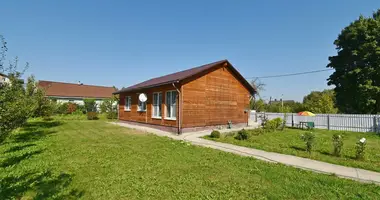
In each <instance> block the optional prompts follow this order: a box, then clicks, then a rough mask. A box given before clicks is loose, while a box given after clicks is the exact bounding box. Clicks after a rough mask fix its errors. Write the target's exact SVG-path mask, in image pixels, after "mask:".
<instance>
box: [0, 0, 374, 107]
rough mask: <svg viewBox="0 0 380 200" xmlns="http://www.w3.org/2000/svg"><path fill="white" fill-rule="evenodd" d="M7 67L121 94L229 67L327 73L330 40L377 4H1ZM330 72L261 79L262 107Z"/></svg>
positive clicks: (247, 73)
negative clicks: (15, 62)
mask: <svg viewBox="0 0 380 200" xmlns="http://www.w3.org/2000/svg"><path fill="white" fill-rule="evenodd" d="M0 6H1V11H0V19H1V20H0V35H3V36H4V37H5V39H6V41H7V43H8V49H9V52H8V60H11V59H13V58H14V57H16V56H18V58H19V65H20V67H22V66H24V64H25V63H26V62H29V64H30V67H29V69H28V70H27V71H26V73H25V76H29V75H31V74H33V75H34V76H35V77H36V79H38V80H51V81H62V82H71V83H77V82H78V81H81V82H82V83H84V84H92V85H104V86H116V87H118V88H121V87H127V86H130V85H133V84H136V83H138V82H141V81H145V80H147V79H150V78H154V77H157V76H161V75H165V74H169V73H173V72H176V71H180V70H184V69H188V68H191V67H196V66H199V65H203V64H207V63H211V62H214V61H218V60H222V59H228V60H229V61H230V62H231V63H232V65H234V67H235V68H237V70H238V71H239V72H240V73H241V74H242V75H243V76H244V77H260V76H268V75H277V74H288V73H297V72H304V71H313V70H320V69H326V65H327V64H328V57H329V56H333V55H335V54H336V49H335V46H334V45H333V42H334V40H335V39H336V38H337V36H338V34H339V33H340V31H341V30H342V29H343V28H344V27H345V26H347V25H349V24H350V22H352V21H353V20H355V19H357V18H358V17H359V15H361V14H362V15H364V16H370V15H371V14H372V13H373V12H374V11H375V10H377V9H378V8H380V1H378V0H365V1H357V0H319V1H301V0H297V1H296V0H290V1H280V0H278V1H273V0H268V1H258V0H251V1H248V0H236V1H232V0H231V1H225V0H218V1H214V0H208V1H205V0H202V1H198V0H192V1H166V0H160V1H124V0H120V1H115V0H107V1H106V0H103V1H96V0H88V1H86V0H80V1H77V0H65V1H51V0H46V1H42V0H35V1H2V2H1V3H0ZM331 73H332V71H326V72H321V73H314V74H308V75H302V76H290V77H282V78H268V79H261V81H262V82H263V83H265V84H266V86H265V91H263V92H262V94H261V96H262V98H264V99H266V100H268V99H269V98H270V97H272V98H273V99H274V98H277V99H279V98H281V97H282V98H283V99H293V100H297V101H302V99H303V96H305V95H307V94H308V93H310V92H311V91H315V90H323V89H327V88H329V86H327V81H326V79H327V78H328V77H329V75H330V74H331Z"/></svg>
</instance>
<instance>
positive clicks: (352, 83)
mask: <svg viewBox="0 0 380 200" xmlns="http://www.w3.org/2000/svg"><path fill="white" fill-rule="evenodd" d="M334 44H335V45H336V49H337V51H338V52H337V55H336V56H331V57H329V61H330V63H329V64H328V65H327V67H330V68H333V69H335V72H334V73H333V74H332V75H331V76H330V77H329V78H328V85H335V89H334V90H335V92H336V101H337V106H338V108H339V110H340V111H341V112H344V113H373V114H375V113H379V112H380V9H379V10H377V12H375V13H373V16H372V17H364V16H360V17H359V19H357V20H355V21H354V22H352V23H351V24H350V25H349V26H347V27H345V28H344V29H343V30H342V32H341V33H340V34H339V36H338V38H337V39H336V40H335V42H334Z"/></svg>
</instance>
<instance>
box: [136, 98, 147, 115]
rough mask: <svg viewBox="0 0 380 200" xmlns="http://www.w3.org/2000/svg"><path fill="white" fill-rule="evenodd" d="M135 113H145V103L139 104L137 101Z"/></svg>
mask: <svg viewBox="0 0 380 200" xmlns="http://www.w3.org/2000/svg"><path fill="white" fill-rule="evenodd" d="M137 111H140V112H145V111H146V101H145V102H141V101H140V99H139V103H138V104H137Z"/></svg>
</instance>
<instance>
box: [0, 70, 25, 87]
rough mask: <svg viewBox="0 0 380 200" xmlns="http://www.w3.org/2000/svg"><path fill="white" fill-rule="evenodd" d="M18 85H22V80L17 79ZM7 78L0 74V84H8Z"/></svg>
mask: <svg viewBox="0 0 380 200" xmlns="http://www.w3.org/2000/svg"><path fill="white" fill-rule="evenodd" d="M18 81H19V83H21V84H24V79H18ZM10 82H11V80H9V76H8V75H6V74H3V73H1V72H0V84H3V83H10Z"/></svg>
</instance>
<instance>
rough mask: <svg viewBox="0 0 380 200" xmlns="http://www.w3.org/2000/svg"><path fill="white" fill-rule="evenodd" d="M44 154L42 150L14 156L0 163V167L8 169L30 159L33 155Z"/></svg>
mask: <svg viewBox="0 0 380 200" xmlns="http://www.w3.org/2000/svg"><path fill="white" fill-rule="evenodd" d="M40 153H42V150H35V151H30V152H25V153H24V154H21V155H17V156H12V157H10V158H7V159H5V160H4V161H2V162H1V163H0V167H8V166H11V165H15V164H18V163H20V162H21V161H22V160H25V159H28V158H29V157H31V156H33V155H37V154H40Z"/></svg>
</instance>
